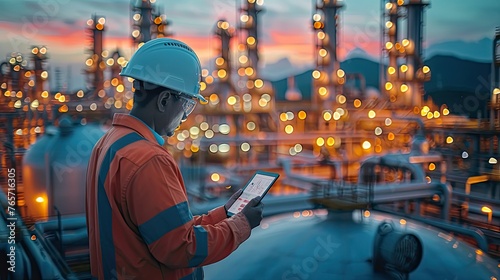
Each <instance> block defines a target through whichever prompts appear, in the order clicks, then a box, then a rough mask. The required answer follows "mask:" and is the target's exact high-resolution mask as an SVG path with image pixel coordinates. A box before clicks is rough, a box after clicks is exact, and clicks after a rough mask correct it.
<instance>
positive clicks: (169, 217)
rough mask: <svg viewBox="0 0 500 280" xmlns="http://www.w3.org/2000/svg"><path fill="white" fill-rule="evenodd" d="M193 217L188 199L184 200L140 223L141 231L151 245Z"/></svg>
mask: <svg viewBox="0 0 500 280" xmlns="http://www.w3.org/2000/svg"><path fill="white" fill-rule="evenodd" d="M192 219H193V214H191V211H190V210H189V207H188V204H187V201H184V202H181V203H179V204H176V205H174V206H172V207H170V208H168V209H165V210H163V211H161V212H160V213H158V214H156V216H154V217H153V218H151V219H149V220H147V221H146V222H144V223H143V224H141V225H139V232H140V233H141V235H142V238H143V239H144V241H145V242H146V244H148V245H149V244H151V243H153V242H155V241H157V240H158V239H160V238H161V237H162V236H164V235H165V234H167V233H168V232H170V231H172V230H174V229H176V228H178V227H180V226H182V225H184V224H185V223H187V222H189V221H191V220H192Z"/></svg>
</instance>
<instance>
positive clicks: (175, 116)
mask: <svg viewBox="0 0 500 280" xmlns="http://www.w3.org/2000/svg"><path fill="white" fill-rule="evenodd" d="M120 75H122V76H125V77H130V78H133V79H134V81H133V87H134V104H133V108H132V110H131V111H130V114H115V115H114V117H113V123H112V127H111V128H110V129H109V130H108V131H107V133H106V134H105V135H104V136H103V137H102V138H101V139H100V140H99V141H98V142H97V144H96V145H95V147H94V149H93V151H92V155H91V158H90V161H89V166H88V171H87V190H86V191H87V192H86V206H87V207H86V215H87V229H88V234H89V248H90V264H91V274H92V277H93V278H95V279H105V280H110V279H135V280H138V279H203V269H202V266H204V265H207V264H211V263H215V262H217V261H219V260H221V259H223V258H225V257H227V256H228V255H229V254H230V253H231V252H233V251H234V250H235V249H236V248H237V247H238V246H239V245H240V244H241V243H242V242H244V241H245V240H246V239H248V237H249V236H250V231H251V229H252V228H255V227H256V226H258V225H259V224H260V221H261V220H262V209H263V205H262V203H258V202H257V200H256V199H254V200H252V201H251V202H250V203H249V204H248V206H246V207H245V208H244V209H243V210H242V211H241V212H240V213H238V214H236V215H233V216H231V217H228V215H227V209H229V207H230V206H231V205H232V203H233V202H234V201H235V200H236V198H237V196H238V195H239V194H240V193H241V191H238V192H236V193H235V194H234V195H233V196H232V197H231V198H230V199H229V201H228V202H227V203H226V204H225V205H224V206H221V207H218V208H215V209H213V210H211V211H209V212H208V214H206V215H201V216H193V215H192V213H191V210H190V208H189V204H188V202H187V194H186V188H185V185H184V181H183V178H182V175H181V172H180V170H179V167H178V165H177V163H176V162H175V160H174V158H173V156H172V155H171V154H170V153H169V152H168V151H167V150H166V149H165V148H164V147H163V146H164V144H165V143H164V138H163V137H162V136H161V135H163V136H172V135H173V134H174V130H175V129H176V128H177V127H178V126H179V125H180V124H181V122H182V121H183V120H185V119H186V118H187V117H188V116H189V114H190V113H192V112H193V110H194V108H195V106H196V104H197V102H198V101H197V100H203V101H205V99H204V98H203V96H202V95H200V93H199V89H200V84H199V83H200V78H201V66H200V62H199V60H198V57H197V56H196V54H195V52H194V51H193V50H192V49H191V48H190V47H189V46H187V45H186V44H185V43H183V42H181V41H178V40H174V39H170V38H158V39H154V40H151V41H149V42H147V43H145V44H144V45H143V46H142V47H140V48H139V49H138V50H137V51H136V52H135V53H134V55H133V56H132V58H131V59H130V61H129V62H128V64H127V65H126V66H125V67H124V68H123V69H122V72H121V73H120Z"/></svg>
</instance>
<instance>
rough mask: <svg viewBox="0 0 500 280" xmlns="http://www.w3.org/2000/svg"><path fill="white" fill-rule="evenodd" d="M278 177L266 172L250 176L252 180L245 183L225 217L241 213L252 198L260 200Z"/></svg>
mask: <svg viewBox="0 0 500 280" xmlns="http://www.w3.org/2000/svg"><path fill="white" fill-rule="evenodd" d="M279 176H280V175H279V174H277V173H271V172H266V171H260V170H258V171H257V172H255V174H254V175H253V176H252V179H250V181H248V182H247V184H246V185H245V187H244V188H243V192H242V193H241V195H240V196H239V197H238V198H237V199H236V201H235V202H234V203H233V205H231V207H229V209H228V210H227V215H228V216H232V215H234V214H236V213H239V212H241V210H243V208H244V207H245V206H246V205H247V204H248V202H250V200H252V199H253V198H254V197H257V196H260V197H261V199H262V198H263V197H264V196H265V195H266V193H267V191H268V190H269V189H270V188H271V186H272V185H273V184H274V182H276V180H277V179H278V177H279Z"/></svg>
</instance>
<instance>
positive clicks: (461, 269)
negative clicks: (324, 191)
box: [205, 209, 500, 280]
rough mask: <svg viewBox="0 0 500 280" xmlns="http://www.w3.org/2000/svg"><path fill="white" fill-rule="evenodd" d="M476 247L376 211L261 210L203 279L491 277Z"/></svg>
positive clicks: (498, 270)
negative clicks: (244, 236) (247, 233)
mask: <svg viewBox="0 0 500 280" xmlns="http://www.w3.org/2000/svg"><path fill="white" fill-rule="evenodd" d="M498 277H500V265H499V264H498V262H496V261H495V260H493V259H492V258H490V257H489V256H487V255H486V254H485V253H483V252H482V251H481V250H479V249H476V248H473V247H471V246H470V245H468V244H466V243H465V242H462V241H459V240H457V239H456V238H454V237H453V236H451V235H449V234H448V233H446V232H443V231H440V230H439V229H436V228H432V227H430V226H427V225H425V224H421V223H417V222H414V221H411V220H407V219H402V218H400V217H397V216H394V215H390V214H385V213H381V212H377V211H362V210H354V211H345V212H334V211H328V210H325V209H319V210H305V211H301V212H294V213H288V214H282V215H277V216H271V217H269V218H265V219H264V220H263V221H262V223H261V225H260V227H258V228H256V229H254V230H253V231H252V235H251V237H250V239H249V240H247V241H246V242H244V243H243V244H242V245H241V246H240V247H239V248H238V249H237V250H236V251H235V252H233V254H231V255H230V256H229V257H227V258H226V259H224V260H222V261H220V262H218V263H216V264H212V265H210V266H207V267H206V268H205V278H206V279H245V280H247V279H290V280H292V279H293V280H299V279H498Z"/></svg>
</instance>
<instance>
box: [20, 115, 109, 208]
mask: <svg viewBox="0 0 500 280" xmlns="http://www.w3.org/2000/svg"><path fill="white" fill-rule="evenodd" d="M102 135H104V130H103V128H102V127H101V126H100V125H97V124H87V125H80V124H74V123H72V121H70V120H69V119H61V120H60V122H59V127H48V128H47V130H46V133H45V135H43V136H42V137H40V139H38V141H37V142H36V143H34V144H33V145H31V147H30V148H29V149H28V151H27V152H26V154H25V156H24V158H23V179H24V195H25V205H26V206H27V214H28V215H29V216H31V217H35V218H45V217H47V216H49V215H54V214H57V211H59V212H60V213H61V214H62V215H70V214H82V213H84V212H85V180H86V172H87V163H88V161H89V158H90V154H91V153H92V148H93V147H94V145H95V143H96V142H97V141H98V140H99V138H100V137H101V136H102ZM54 207H56V208H57V211H56V209H55V208H54Z"/></svg>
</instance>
